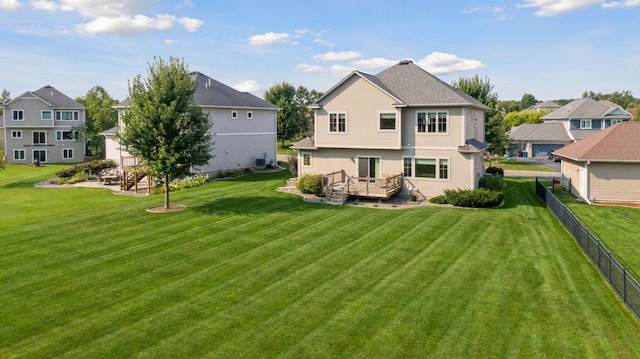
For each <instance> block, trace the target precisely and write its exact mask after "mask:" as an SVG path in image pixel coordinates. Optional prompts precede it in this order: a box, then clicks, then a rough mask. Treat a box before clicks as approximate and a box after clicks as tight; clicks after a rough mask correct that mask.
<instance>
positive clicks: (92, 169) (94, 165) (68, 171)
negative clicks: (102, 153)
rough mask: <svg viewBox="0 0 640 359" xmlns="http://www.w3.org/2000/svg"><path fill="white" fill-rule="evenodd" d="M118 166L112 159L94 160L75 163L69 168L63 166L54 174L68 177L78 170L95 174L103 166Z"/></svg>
mask: <svg viewBox="0 0 640 359" xmlns="http://www.w3.org/2000/svg"><path fill="white" fill-rule="evenodd" d="M111 167H118V164H117V163H115V162H114V161H113V160H95V161H90V162H83V163H77V164H75V165H73V166H72V167H69V168H63V169H61V170H60V171H58V172H56V176H57V177H59V178H65V179H70V178H72V177H73V176H74V175H76V174H77V173H80V172H87V173H89V174H92V175H97V174H98V173H100V171H102V170H103V169H105V168H111Z"/></svg>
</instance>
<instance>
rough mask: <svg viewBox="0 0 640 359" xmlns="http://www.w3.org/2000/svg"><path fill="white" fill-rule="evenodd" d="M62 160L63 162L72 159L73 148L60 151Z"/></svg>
mask: <svg viewBox="0 0 640 359" xmlns="http://www.w3.org/2000/svg"><path fill="white" fill-rule="evenodd" d="M62 158H63V159H65V160H72V159H73V148H63V149H62Z"/></svg>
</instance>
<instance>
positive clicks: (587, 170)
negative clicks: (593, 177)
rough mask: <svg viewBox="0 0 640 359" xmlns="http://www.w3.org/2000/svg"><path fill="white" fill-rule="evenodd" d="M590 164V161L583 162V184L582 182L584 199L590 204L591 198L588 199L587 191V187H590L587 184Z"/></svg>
mask: <svg viewBox="0 0 640 359" xmlns="http://www.w3.org/2000/svg"><path fill="white" fill-rule="evenodd" d="M590 164H591V161H587V162H586V163H585V164H584V181H585V184H584V191H585V192H586V193H585V196H584V199H585V201H587V203H589V204H591V200H590V199H589V192H590V191H589V189H590V186H589V165H590Z"/></svg>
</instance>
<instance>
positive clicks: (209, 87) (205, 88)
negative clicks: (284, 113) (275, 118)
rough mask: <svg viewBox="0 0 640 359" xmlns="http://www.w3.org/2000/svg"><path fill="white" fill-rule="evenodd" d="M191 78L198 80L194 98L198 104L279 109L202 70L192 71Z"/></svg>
mask: <svg viewBox="0 0 640 359" xmlns="http://www.w3.org/2000/svg"><path fill="white" fill-rule="evenodd" d="M191 78H193V79H194V81H195V82H196V92H195V93H194V95H193V100H194V102H195V103H196V104H197V105H200V106H211V107H239V108H255V109H268V110H278V106H276V105H274V104H271V103H269V102H267V101H265V100H263V99H261V98H259V97H257V96H254V95H252V94H250V93H248V92H240V91H238V90H236V89H234V88H232V87H230V86H227V85H225V84H223V83H222V82H219V81H216V80H214V79H212V78H211V77H209V76H206V75H203V74H202V73H200V72H192V73H191Z"/></svg>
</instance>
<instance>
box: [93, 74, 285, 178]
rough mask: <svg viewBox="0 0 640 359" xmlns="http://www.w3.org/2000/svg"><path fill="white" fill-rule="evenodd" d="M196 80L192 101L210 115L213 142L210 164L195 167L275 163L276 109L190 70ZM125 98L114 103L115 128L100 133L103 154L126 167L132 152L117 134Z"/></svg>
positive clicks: (215, 169)
mask: <svg viewBox="0 0 640 359" xmlns="http://www.w3.org/2000/svg"><path fill="white" fill-rule="evenodd" d="M191 76H192V78H193V79H194V81H195V82H196V86H197V88H196V92H195V94H194V102H195V103H196V104H197V105H198V106H200V107H202V110H203V111H204V112H205V113H207V114H209V118H210V119H211V122H212V123H213V125H212V127H211V129H210V132H211V134H212V135H213V141H214V142H215V144H214V146H213V147H214V148H213V150H212V155H213V158H212V159H211V160H209V165H205V166H202V167H199V168H195V169H194V170H198V171H202V172H206V173H211V174H215V173H216V172H219V171H223V170H234V169H240V168H251V167H263V166H265V165H268V164H274V165H275V164H276V145H277V127H276V113H277V112H278V110H279V108H278V107H277V106H275V105H272V104H271V103H268V102H266V101H264V100H262V99H260V98H258V97H256V96H254V95H252V94H250V93H246V92H240V91H237V90H235V89H233V88H231V87H229V86H227V85H225V84H223V83H221V82H218V81H216V80H214V79H212V78H210V77H208V76H206V75H203V74H202V73H200V72H193V73H191ZM127 106H128V101H124V102H122V103H120V104H118V105H116V106H115V107H116V109H117V110H118V124H119V126H118V127H115V128H112V129H110V130H107V131H105V132H103V135H104V136H105V139H106V141H105V142H106V157H107V158H108V159H112V160H114V161H116V162H117V163H119V164H120V167H122V166H128V165H130V164H127V161H132V157H131V155H130V154H129V153H128V152H127V151H125V150H124V149H122V148H120V146H119V144H118V142H117V140H116V133H117V132H118V130H119V129H120V128H121V126H122V114H123V113H124V111H126V108H127Z"/></svg>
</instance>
